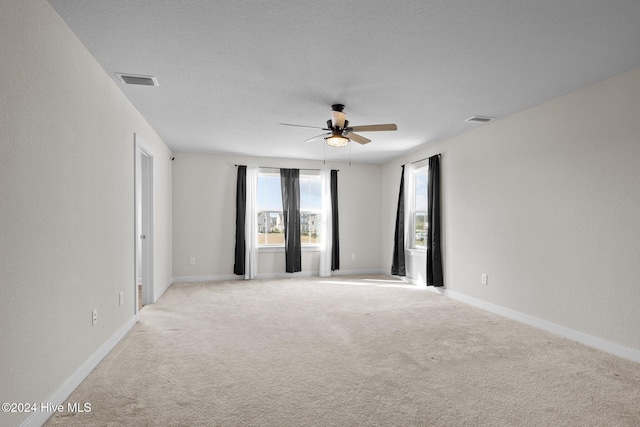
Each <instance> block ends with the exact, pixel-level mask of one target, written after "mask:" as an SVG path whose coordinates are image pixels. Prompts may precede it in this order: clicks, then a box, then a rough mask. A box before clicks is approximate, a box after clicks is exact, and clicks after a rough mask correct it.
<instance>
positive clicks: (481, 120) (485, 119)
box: [465, 116, 496, 123]
mask: <svg viewBox="0 0 640 427" xmlns="http://www.w3.org/2000/svg"><path fill="white" fill-rule="evenodd" d="M495 119H496V118H495V117H487V116H473V117H469V118H468V119H467V120H465V122H470V123H489V122H491V121H493V120H495Z"/></svg>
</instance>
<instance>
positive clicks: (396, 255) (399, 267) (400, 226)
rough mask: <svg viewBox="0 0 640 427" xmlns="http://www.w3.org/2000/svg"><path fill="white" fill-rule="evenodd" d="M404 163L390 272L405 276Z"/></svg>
mask: <svg viewBox="0 0 640 427" xmlns="http://www.w3.org/2000/svg"><path fill="white" fill-rule="evenodd" d="M404 197H405V196H404V165H402V174H401V175H400V192H399V194H398V208H397V211H396V227H395V233H394V236H393V260H392V262H391V274H392V275H394V276H406V275H407V270H406V265H405V257H404V219H405V205H404Z"/></svg>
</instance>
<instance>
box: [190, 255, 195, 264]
mask: <svg viewBox="0 0 640 427" xmlns="http://www.w3.org/2000/svg"><path fill="white" fill-rule="evenodd" d="M195 263H196V259H195V257H191V258H189V265H195Z"/></svg>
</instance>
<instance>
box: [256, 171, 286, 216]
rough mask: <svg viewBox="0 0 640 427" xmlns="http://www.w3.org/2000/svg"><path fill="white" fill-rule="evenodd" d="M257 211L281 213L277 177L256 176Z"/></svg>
mask: <svg viewBox="0 0 640 427" xmlns="http://www.w3.org/2000/svg"><path fill="white" fill-rule="evenodd" d="M257 194H258V211H266V210H272V211H282V192H281V189H280V176H279V175H268V174H260V175H258V189H257Z"/></svg>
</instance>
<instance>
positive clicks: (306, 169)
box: [234, 165, 340, 172]
mask: <svg viewBox="0 0 640 427" xmlns="http://www.w3.org/2000/svg"><path fill="white" fill-rule="evenodd" d="M234 166H236V167H237V166H246V165H234ZM258 167H259V168H261V169H291V168H279V167H277V166H258ZM298 170H301V171H321V170H323V169H314V168H298ZM329 170H334V171H338V172H340V169H329Z"/></svg>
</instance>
